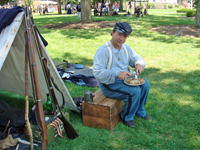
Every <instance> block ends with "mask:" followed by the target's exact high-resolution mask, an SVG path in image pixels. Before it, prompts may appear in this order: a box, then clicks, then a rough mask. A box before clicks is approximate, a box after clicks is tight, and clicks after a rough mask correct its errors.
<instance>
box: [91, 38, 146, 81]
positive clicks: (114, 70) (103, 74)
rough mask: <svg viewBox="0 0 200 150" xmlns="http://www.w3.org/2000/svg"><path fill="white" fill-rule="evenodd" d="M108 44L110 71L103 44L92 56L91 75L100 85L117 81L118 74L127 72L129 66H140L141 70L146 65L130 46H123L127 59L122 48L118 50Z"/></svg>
mask: <svg viewBox="0 0 200 150" xmlns="http://www.w3.org/2000/svg"><path fill="white" fill-rule="evenodd" d="M108 44H109V45H110V48H111V51H112V64H111V68H110V69H107V66H108V62H109V59H110V56H109V51H108V48H107V46H106V45H105V44H104V45H102V46H100V47H99V48H98V50H97V51H96V54H95V56H94V63H93V75H94V77H95V78H96V79H97V81H99V82H100V83H103V84H112V83H115V80H117V79H118V75H119V72H120V71H126V72H129V66H131V67H133V68H134V67H135V66H136V64H140V65H141V66H142V67H143V68H144V67H145V65H146V64H145V62H144V60H143V58H142V57H141V56H140V55H139V54H137V53H136V52H135V51H134V50H133V49H132V48H131V47H130V46H128V45H126V44H123V45H124V46H126V48H127V51H128V58H127V54H126V51H125V49H124V48H123V46H122V47H121V49H120V50H118V49H116V48H114V46H113V45H112V44H111V42H110V41H109V42H108Z"/></svg>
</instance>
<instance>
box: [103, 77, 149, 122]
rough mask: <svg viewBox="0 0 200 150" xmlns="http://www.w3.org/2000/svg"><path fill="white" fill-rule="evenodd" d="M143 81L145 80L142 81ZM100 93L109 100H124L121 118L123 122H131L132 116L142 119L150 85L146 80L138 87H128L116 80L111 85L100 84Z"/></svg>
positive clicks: (121, 81)
mask: <svg viewBox="0 0 200 150" xmlns="http://www.w3.org/2000/svg"><path fill="white" fill-rule="evenodd" d="M144 80H145V79H144ZM100 88H101V91H102V93H103V94H104V95H105V96H107V97H110V98H114V99H119V100H124V103H125V105H124V109H123V111H122V113H121V118H122V120H124V121H131V120H133V119H134V116H135V115H136V116H139V117H144V116H145V115H146V111H145V109H144V105H145V104H146V102H147V98H148V94H149V90H150V84H149V82H148V81H147V80H145V83H144V84H143V85H140V86H129V85H126V84H124V81H123V80H116V82H115V83H113V84H109V85H106V84H101V83H100Z"/></svg>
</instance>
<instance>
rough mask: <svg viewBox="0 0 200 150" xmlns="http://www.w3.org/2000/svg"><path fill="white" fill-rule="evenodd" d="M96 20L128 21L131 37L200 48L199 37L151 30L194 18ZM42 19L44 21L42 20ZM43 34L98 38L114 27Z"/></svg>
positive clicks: (56, 19)
mask: <svg viewBox="0 0 200 150" xmlns="http://www.w3.org/2000/svg"><path fill="white" fill-rule="evenodd" d="M93 18H94V19H93V20H94V21H98V20H99V21H100V20H107V21H116V20H120V21H126V22H128V23H130V25H131V26H132V28H133V34H131V36H130V37H134V38H138V37H145V38H148V39H149V40H151V41H156V42H162V43H177V44H181V43H194V44H196V47H197V48H199V47H200V44H199V39H196V38H182V37H177V36H174V35H165V34H155V33H154V32H153V31H150V29H149V28H150V27H153V26H160V25H179V24H186V25H191V24H194V20H191V19H185V18H179V17H177V15H176V14H168V15H167V16H157V15H150V16H145V17H139V18H137V17H133V18H129V17H125V16H122V15H119V16H113V17H112V16H111V17H110V16H109V17H93ZM78 19H79V18H78V17H76V16H63V15H62V16H59V17H48V18H43V19H41V18H38V19H35V20H36V21H35V22H37V24H39V26H40V24H42V22H46V23H45V24H52V23H58V22H59V23H63V22H71V21H77V20H78ZM41 21H42V22H41ZM39 30H40V32H41V34H48V33H50V32H54V31H56V32H59V33H60V34H61V35H63V36H64V37H65V38H66V40H70V39H82V38H83V39H94V38H98V37H99V36H102V35H107V34H108V33H111V32H112V28H101V29H70V30H65V29H39Z"/></svg>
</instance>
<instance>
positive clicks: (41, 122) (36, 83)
mask: <svg viewBox="0 0 200 150" xmlns="http://www.w3.org/2000/svg"><path fill="white" fill-rule="evenodd" d="M25 12H26V13H25V22H26V39H27V40H28V46H27V47H28V48H27V50H28V52H29V53H28V54H29V62H30V63H31V64H30V66H31V68H32V73H33V75H32V77H33V78H32V80H33V84H34V87H35V103H36V114H37V120H38V125H39V129H40V130H41V132H42V143H41V149H42V150H46V145H47V136H48V134H47V132H48V130H47V127H46V123H45V118H44V111H43V105H42V98H41V93H40V86H39V79H38V74H37V67H36V61H35V52H34V47H33V39H32V30H31V22H30V16H29V8H28V6H26V11H25Z"/></svg>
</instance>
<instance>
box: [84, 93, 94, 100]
mask: <svg viewBox="0 0 200 150" xmlns="http://www.w3.org/2000/svg"><path fill="white" fill-rule="evenodd" d="M94 95H95V94H94V93H93V92H92V91H85V92H84V101H85V102H93V97H94Z"/></svg>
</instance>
